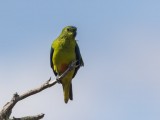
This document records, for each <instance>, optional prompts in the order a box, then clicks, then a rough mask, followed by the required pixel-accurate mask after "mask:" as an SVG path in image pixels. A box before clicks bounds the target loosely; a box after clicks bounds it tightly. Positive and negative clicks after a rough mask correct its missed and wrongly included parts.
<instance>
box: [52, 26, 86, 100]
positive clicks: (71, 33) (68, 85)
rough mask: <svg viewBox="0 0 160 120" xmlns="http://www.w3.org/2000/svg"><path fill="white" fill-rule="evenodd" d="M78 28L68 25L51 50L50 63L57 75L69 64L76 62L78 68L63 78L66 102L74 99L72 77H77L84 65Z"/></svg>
mask: <svg viewBox="0 0 160 120" xmlns="http://www.w3.org/2000/svg"><path fill="white" fill-rule="evenodd" d="M76 34H77V28H76V27H74V26H67V27H65V28H63V30H62V32H61V34H60V35H59V36H58V37H57V38H56V39H55V40H54V41H53V43H52V45H51V51H50V65H51V68H52V69H53V72H54V74H55V76H60V75H61V74H62V73H63V72H64V71H65V70H66V69H67V68H68V67H69V65H70V64H71V63H72V62H74V61H77V62H76V66H77V67H76V68H74V69H73V70H71V71H70V72H69V73H68V74H67V75H66V76H65V77H64V78H63V79H62V80H61V84H62V86H63V94H64V101H65V103H67V102H68V100H69V99H70V100H73V93H72V79H73V78H74V77H75V75H76V73H77V71H78V69H79V68H80V66H84V63H83V60H82V57H81V54H80V50H79V47H78V44H77V42H76V40H75V37H76Z"/></svg>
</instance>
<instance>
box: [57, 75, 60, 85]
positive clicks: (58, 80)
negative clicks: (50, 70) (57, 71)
mask: <svg viewBox="0 0 160 120" xmlns="http://www.w3.org/2000/svg"><path fill="white" fill-rule="evenodd" d="M59 78H60V76H59V75H57V76H56V80H57V83H59V84H60V83H61V81H60V79H59Z"/></svg>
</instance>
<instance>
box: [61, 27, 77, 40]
mask: <svg viewBox="0 0 160 120" xmlns="http://www.w3.org/2000/svg"><path fill="white" fill-rule="evenodd" d="M62 35H63V36H66V37H69V38H75V37H76V35H77V28H76V27H75V26H67V27H65V28H63V30H62Z"/></svg>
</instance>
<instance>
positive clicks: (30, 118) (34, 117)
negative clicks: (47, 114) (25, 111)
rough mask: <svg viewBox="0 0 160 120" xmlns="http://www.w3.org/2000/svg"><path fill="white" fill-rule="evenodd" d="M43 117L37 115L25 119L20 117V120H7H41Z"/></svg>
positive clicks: (14, 119) (42, 115)
mask: <svg viewBox="0 0 160 120" xmlns="http://www.w3.org/2000/svg"><path fill="white" fill-rule="evenodd" d="M43 117H44V114H43V113H42V114H39V115H35V116H26V117H22V118H15V117H13V119H9V120H39V119H42V118H43Z"/></svg>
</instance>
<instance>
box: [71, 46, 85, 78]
mask: <svg viewBox="0 0 160 120" xmlns="http://www.w3.org/2000/svg"><path fill="white" fill-rule="evenodd" d="M75 53H76V60H77V63H76V65H77V67H76V68H75V71H74V74H73V77H72V78H74V77H75V75H76V74H77V71H78V69H79V68H80V67H81V66H84V62H83V59H82V56H81V53H80V50H79V47H78V44H77V43H76V46H75Z"/></svg>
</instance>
